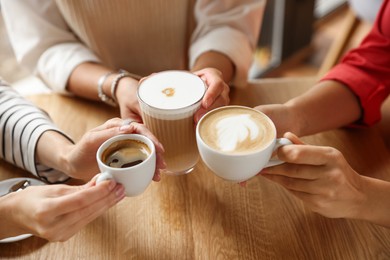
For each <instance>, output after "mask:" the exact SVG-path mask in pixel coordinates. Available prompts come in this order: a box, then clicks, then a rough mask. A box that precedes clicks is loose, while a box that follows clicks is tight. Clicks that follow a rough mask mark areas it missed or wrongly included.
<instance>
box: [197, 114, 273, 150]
mask: <svg viewBox="0 0 390 260" xmlns="http://www.w3.org/2000/svg"><path fill="white" fill-rule="evenodd" d="M273 128H274V127H273V124H272V122H271V121H270V119H269V118H268V117H266V116H265V115H264V114H262V113H260V112H258V111H256V110H254V109H250V108H246V107H239V106H230V107H225V108H221V109H218V110H215V111H213V112H211V113H208V114H207V115H206V116H205V117H204V118H203V119H202V122H201V124H200V125H199V134H200V137H201V138H202V140H203V141H204V142H205V143H206V144H207V145H208V146H210V147H211V148H213V149H215V150H217V151H220V152H222V153H227V154H248V153H252V152H254V151H258V150H261V149H263V148H264V147H266V146H267V145H269V143H270V142H272V140H274V139H275V131H274V129H273Z"/></svg>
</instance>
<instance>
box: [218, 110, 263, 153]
mask: <svg viewBox="0 0 390 260" xmlns="http://www.w3.org/2000/svg"><path fill="white" fill-rule="evenodd" d="M216 130H217V145H218V147H219V149H220V150H222V151H224V152H231V151H234V150H235V149H236V148H237V146H238V145H239V144H240V143H242V142H244V141H245V140H247V139H249V140H251V141H254V140H256V138H257V137H258V136H259V135H264V129H263V128H259V127H258V125H257V124H256V123H255V122H254V121H253V120H252V118H251V116H250V115H249V114H243V115H236V116H232V117H227V118H222V119H221V120H219V121H218V123H217V124H216Z"/></svg>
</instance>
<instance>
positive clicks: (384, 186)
mask: <svg viewBox="0 0 390 260" xmlns="http://www.w3.org/2000/svg"><path fill="white" fill-rule="evenodd" d="M362 178H363V183H364V186H363V193H364V195H365V200H364V202H363V203H362V204H361V205H360V207H359V209H360V210H359V211H358V212H357V213H356V215H355V216H354V218H356V219H361V220H366V221H369V222H371V223H374V224H377V225H381V226H385V227H390V218H389V216H390V201H389V198H390V182H387V181H383V180H379V179H374V178H369V177H366V176H362Z"/></svg>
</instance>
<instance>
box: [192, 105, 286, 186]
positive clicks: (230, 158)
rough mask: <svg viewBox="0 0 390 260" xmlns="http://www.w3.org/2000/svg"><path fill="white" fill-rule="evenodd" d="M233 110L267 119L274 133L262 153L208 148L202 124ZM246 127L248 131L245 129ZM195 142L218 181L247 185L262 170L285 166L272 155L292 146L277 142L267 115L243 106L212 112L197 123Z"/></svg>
mask: <svg viewBox="0 0 390 260" xmlns="http://www.w3.org/2000/svg"><path fill="white" fill-rule="evenodd" d="M234 108H242V109H243V111H245V110H248V111H249V110H250V111H254V112H255V114H257V115H258V116H260V117H262V118H263V119H265V120H266V121H267V122H268V125H269V126H270V127H269V131H271V135H272V137H270V140H269V141H268V142H266V143H265V144H264V145H263V146H262V147H260V148H259V149H255V150H253V151H249V152H244V153H241V154H232V153H228V152H224V151H221V150H218V149H215V148H213V147H211V146H210V145H208V144H206V142H205V141H204V140H203V139H202V137H201V135H200V130H199V129H200V127H201V126H202V124H203V121H204V120H205V119H206V118H207V116H208V115H209V114H211V113H220V112H221V111H224V110H225V111H226V110H227V109H234ZM255 116H256V115H255ZM233 124H234V125H235V126H239V125H240V122H234V123H233ZM243 127H244V129H245V127H246V126H243ZM214 132H217V131H214ZM196 140H197V145H198V149H199V153H200V156H201V158H202V160H203V162H204V163H205V164H206V165H207V167H208V168H209V169H211V170H212V171H213V172H214V173H215V174H216V175H218V176H219V177H221V178H223V179H225V180H229V181H233V182H242V181H246V180H248V179H250V178H252V177H254V176H255V175H257V174H258V173H259V172H260V171H261V170H262V169H263V168H266V167H270V166H274V165H278V164H281V163H284V162H283V161H281V160H278V159H272V158H271V157H272V154H273V152H274V151H275V150H276V149H278V148H279V147H280V146H282V145H287V144H292V143H291V141H290V140H289V139H287V138H276V128H275V125H274V123H273V122H272V120H271V119H270V118H269V117H268V116H266V115H265V114H264V113H261V112H260V111H257V110H255V109H252V108H249V107H243V106H225V107H220V108H217V109H214V110H212V111H209V112H208V113H207V114H206V115H204V116H203V117H202V119H201V120H200V121H199V122H198V125H197V127H196Z"/></svg>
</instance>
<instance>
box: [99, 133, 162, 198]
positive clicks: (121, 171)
mask: <svg viewBox="0 0 390 260" xmlns="http://www.w3.org/2000/svg"><path fill="white" fill-rule="evenodd" d="M128 139H130V140H136V141H140V142H142V143H144V144H146V145H147V147H148V148H149V152H150V154H149V155H148V156H147V158H146V159H145V160H144V161H143V162H141V163H139V164H137V165H135V166H131V167H126V168H115V167H110V166H108V165H107V164H105V163H104V162H103V161H102V155H103V152H104V151H105V150H106V149H107V148H108V147H109V146H110V145H111V144H113V143H115V142H117V141H120V140H128ZM96 160H97V162H98V165H99V169H100V171H101V174H100V175H99V176H98V178H97V180H96V183H99V182H102V181H104V180H108V179H113V180H115V181H116V182H117V183H121V184H122V185H123V186H124V187H125V190H126V196H128V197H133V196H137V195H139V194H141V193H142V192H144V191H145V190H146V188H147V187H148V186H149V184H150V183H151V181H152V179H153V176H154V172H155V169H156V149H155V146H154V144H153V142H152V141H151V140H150V139H149V138H147V137H146V136H143V135H139V134H123V135H117V136H114V137H112V138H110V139H108V140H107V141H105V142H104V143H103V144H102V145H101V146H100V147H99V149H98V151H97V153H96Z"/></svg>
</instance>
